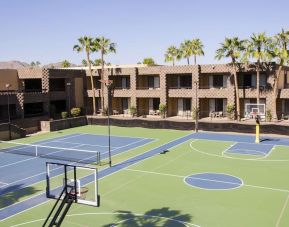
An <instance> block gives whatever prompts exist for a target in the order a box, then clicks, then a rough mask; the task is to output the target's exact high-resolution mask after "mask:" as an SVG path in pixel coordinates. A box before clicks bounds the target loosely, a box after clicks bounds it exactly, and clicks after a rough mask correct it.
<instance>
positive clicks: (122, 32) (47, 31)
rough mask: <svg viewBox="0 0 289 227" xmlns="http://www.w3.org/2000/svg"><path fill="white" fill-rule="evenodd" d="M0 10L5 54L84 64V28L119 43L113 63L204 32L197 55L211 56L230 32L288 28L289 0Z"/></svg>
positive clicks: (8, 1)
mask: <svg viewBox="0 0 289 227" xmlns="http://www.w3.org/2000/svg"><path fill="white" fill-rule="evenodd" d="M0 12H1V13H0V21H1V26H0V29H1V33H0V61H9V60H20V61H26V62H28V63H29V62H31V61H36V60H39V61H40V62H41V63H43V64H47V63H51V62H58V61H62V60H64V59H67V60H69V61H71V62H73V63H77V64H79V63H80V62H81V60H82V59H83V58H84V56H85V55H84V53H83V54H77V53H76V52H73V51H72V47H73V45H74V44H76V43H77V38H79V37H80V36H83V35H90V36H93V37H96V36H99V35H103V36H105V37H107V38H110V39H111V40H112V41H113V42H115V43H117V53H116V54H110V55H108V56H107V57H106V60H107V61H108V62H111V63H113V64H134V63H137V62H138V61H141V60H142V59H143V58H144V57H152V58H154V59H155V61H156V62H157V63H159V64H166V63H164V57H163V56H164V52H165V50H166V49H167V47H168V46H170V45H176V46H178V45H179V44H180V43H181V42H182V41H183V40H184V39H192V38H200V39H201V40H202V42H203V44H204V46H205V49H204V50H205V56H204V57H200V58H199V59H198V63H201V64H210V63H217V61H216V60H215V59H214V54H215V50H216V49H217V48H218V47H219V43H220V42H222V41H223V40H224V38H225V37H231V36H239V37H240V38H247V37H249V36H250V35H251V34H252V33H253V32H263V31H265V32H266V33H267V35H274V34H275V33H277V32H279V31H280V30H281V28H285V29H289V26H288V25H289V1H288V0H287V1H286V0H275V1H272V0H255V1H254V0H251V1H250V0H239V1H233V0H231V1H229V0H210V1H209V0H143V1H141V0H0ZM92 58H93V59H94V58H99V54H97V53H96V54H94V55H93V56H92ZM179 64H185V61H181V62H179Z"/></svg>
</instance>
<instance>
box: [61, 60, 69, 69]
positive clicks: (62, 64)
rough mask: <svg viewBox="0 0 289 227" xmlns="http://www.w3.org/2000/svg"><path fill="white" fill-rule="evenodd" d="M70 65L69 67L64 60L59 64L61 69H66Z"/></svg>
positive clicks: (67, 62)
mask: <svg viewBox="0 0 289 227" xmlns="http://www.w3.org/2000/svg"><path fill="white" fill-rule="evenodd" d="M70 65H71V64H70V62H69V61H67V60H64V61H63V62H61V67H62V68H68V67H70Z"/></svg>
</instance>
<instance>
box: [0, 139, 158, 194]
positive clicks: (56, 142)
mask: <svg viewBox="0 0 289 227" xmlns="http://www.w3.org/2000/svg"><path fill="white" fill-rule="evenodd" d="M152 141H153V139H147V138H133V137H121V136H111V153H112V155H117V154H119V153H121V152H125V151H127V150H130V149H134V148H136V147H138V146H143V145H145V144H146V143H149V142H152ZM0 148H1V152H0V160H1V161H0V169H1V173H2V174H1V176H0V182H1V184H0V195H3V193H7V192H11V191H13V190H15V189H20V188H23V187H25V186H29V185H30V184H33V183H36V182H39V181H42V180H44V179H45V163H46V162H47V161H52V160H61V161H62V162H64V163H75V162H77V163H84V164H95V163H96V162H97V158H98V157H99V156H100V159H101V160H99V161H100V162H102V163H105V160H107V159H108V155H109V152H108V137H107V136H106V135H91V134H85V133H82V134H80V133H74V134H70V135H67V136H61V137H58V138H55V139H48V140H43V141H39V142H35V143H32V144H24V143H17V142H5V141H2V142H1V143H0ZM98 164H99V163H98ZM31 166H33V168H31Z"/></svg>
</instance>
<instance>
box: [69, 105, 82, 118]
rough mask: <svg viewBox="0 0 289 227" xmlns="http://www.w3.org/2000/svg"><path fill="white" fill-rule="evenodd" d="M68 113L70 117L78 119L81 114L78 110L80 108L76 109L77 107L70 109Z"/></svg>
mask: <svg viewBox="0 0 289 227" xmlns="http://www.w3.org/2000/svg"><path fill="white" fill-rule="evenodd" d="M70 113H71V116H72V117H78V116H79V115H80V113H81V109H80V108H77V107H75V108H72V109H71V110H70Z"/></svg>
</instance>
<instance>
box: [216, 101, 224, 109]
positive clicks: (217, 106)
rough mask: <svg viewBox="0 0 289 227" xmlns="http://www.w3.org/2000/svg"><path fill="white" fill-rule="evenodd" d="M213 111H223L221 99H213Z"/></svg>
mask: <svg viewBox="0 0 289 227" xmlns="http://www.w3.org/2000/svg"><path fill="white" fill-rule="evenodd" d="M215 111H223V99H215Z"/></svg>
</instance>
